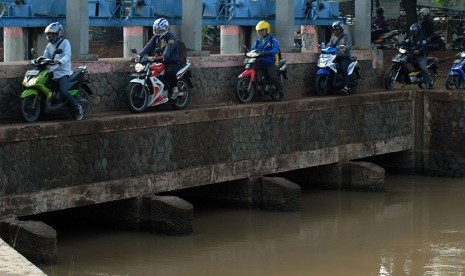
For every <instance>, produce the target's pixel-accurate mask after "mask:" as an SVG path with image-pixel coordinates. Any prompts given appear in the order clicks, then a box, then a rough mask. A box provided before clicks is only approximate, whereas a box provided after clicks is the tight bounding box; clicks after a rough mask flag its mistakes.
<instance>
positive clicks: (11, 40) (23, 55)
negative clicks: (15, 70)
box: [3, 27, 27, 61]
mask: <svg viewBox="0 0 465 276" xmlns="http://www.w3.org/2000/svg"><path fill="white" fill-rule="evenodd" d="M3 40H4V41H3V47H4V48H3V60H4V61H18V60H25V59H27V49H26V47H27V30H26V29H25V28H20V27H5V28H3Z"/></svg>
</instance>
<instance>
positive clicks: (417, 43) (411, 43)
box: [400, 35, 428, 56]
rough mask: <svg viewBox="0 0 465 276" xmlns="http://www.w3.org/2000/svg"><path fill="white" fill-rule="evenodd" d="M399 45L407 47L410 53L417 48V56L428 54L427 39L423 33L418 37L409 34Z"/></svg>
mask: <svg viewBox="0 0 465 276" xmlns="http://www.w3.org/2000/svg"><path fill="white" fill-rule="evenodd" d="M400 45H401V46H403V47H405V48H407V49H408V50H409V51H411V52H412V53H413V52H414V51H415V50H418V52H419V56H426V55H427V54H428V41H427V40H426V38H425V36H424V35H420V36H418V37H413V36H411V35H409V36H407V37H406V38H405V40H404V41H402V43H401V44H400Z"/></svg>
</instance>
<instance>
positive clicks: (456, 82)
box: [446, 52, 465, 90]
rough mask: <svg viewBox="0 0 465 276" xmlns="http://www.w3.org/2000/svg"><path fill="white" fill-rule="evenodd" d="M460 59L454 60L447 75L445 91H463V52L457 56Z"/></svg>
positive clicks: (464, 62)
mask: <svg viewBox="0 0 465 276" xmlns="http://www.w3.org/2000/svg"><path fill="white" fill-rule="evenodd" d="M457 56H459V57H460V59H456V60H454V62H453V63H452V67H451V69H450V72H449V73H448V74H447V79H446V89H447V90H453V89H456V88H457V89H465V52H460V53H458V54H457Z"/></svg>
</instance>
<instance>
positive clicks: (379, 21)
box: [372, 15, 388, 31]
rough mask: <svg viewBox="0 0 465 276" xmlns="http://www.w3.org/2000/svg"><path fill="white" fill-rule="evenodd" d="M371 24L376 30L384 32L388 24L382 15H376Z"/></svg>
mask: <svg viewBox="0 0 465 276" xmlns="http://www.w3.org/2000/svg"><path fill="white" fill-rule="evenodd" d="M372 24H373V26H374V27H375V29H376V30H384V31H387V30H388V23H387V21H386V17H384V15H377V16H376V18H375V20H373V23H372Z"/></svg>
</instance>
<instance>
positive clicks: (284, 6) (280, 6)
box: [274, 0, 295, 52]
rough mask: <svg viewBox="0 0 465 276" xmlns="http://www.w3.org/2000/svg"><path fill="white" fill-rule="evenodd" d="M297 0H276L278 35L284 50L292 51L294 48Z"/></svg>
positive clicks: (276, 32)
mask: <svg viewBox="0 0 465 276" xmlns="http://www.w3.org/2000/svg"><path fill="white" fill-rule="evenodd" d="M294 3H295V0H280V1H276V24H275V27H276V31H275V32H274V33H275V34H276V37H277V38H278V40H279V46H280V47H281V51H282V52H290V51H291V50H292V49H293V48H294V32H293V31H292V30H294V19H295V10H294V7H295V5H294Z"/></svg>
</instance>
